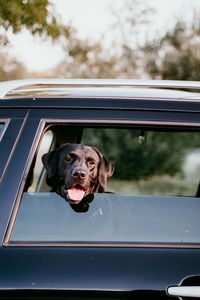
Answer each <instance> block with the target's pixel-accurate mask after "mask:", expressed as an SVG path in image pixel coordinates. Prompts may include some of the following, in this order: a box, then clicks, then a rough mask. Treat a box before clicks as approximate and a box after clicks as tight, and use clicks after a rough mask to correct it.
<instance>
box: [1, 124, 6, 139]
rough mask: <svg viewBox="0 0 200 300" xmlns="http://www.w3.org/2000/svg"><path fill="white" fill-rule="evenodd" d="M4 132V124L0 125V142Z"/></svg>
mask: <svg viewBox="0 0 200 300" xmlns="http://www.w3.org/2000/svg"><path fill="white" fill-rule="evenodd" d="M4 131H5V123H0V140H1V139H2V137H3V134H4Z"/></svg>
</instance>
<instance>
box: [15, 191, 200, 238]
mask: <svg viewBox="0 0 200 300" xmlns="http://www.w3.org/2000/svg"><path fill="white" fill-rule="evenodd" d="M199 211H200V201H199V199H197V198H187V197H167V196H162V197H160V196H139V195H138V196H132V195H120V194H106V193H105V194H96V195H95V197H94V199H93V201H91V202H90V208H89V210H88V211H87V213H76V212H75V211H74V210H73V209H72V208H71V207H70V206H69V205H68V203H66V201H64V199H62V198H61V197H60V196H59V195H57V194H55V193H36V194H31V193H24V195H23V199H22V202H21V205H20V209H19V212H18V216H17V219H16V222H15V226H14V229H13V232H12V235H11V241H26V242H28V241H40V242H42V241H54V242H55V241H64V242H75V241H82V242H87V241H89V242H95V241H106V242H109V241H110V242H176V243H183V242H184V243H187V242H198V243H199V242H200V238H199V228H200V218H199Z"/></svg>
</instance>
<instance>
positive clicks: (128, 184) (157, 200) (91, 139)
mask: <svg viewBox="0 0 200 300" xmlns="http://www.w3.org/2000/svg"><path fill="white" fill-rule="evenodd" d="M58 127H59V130H57V129H58V128H57V126H56V125H52V127H51V126H49V127H48V128H49V130H47V131H46V133H45V134H44V135H43V139H42V142H41V144H40V147H39V149H38V151H37V156H35V161H33V163H32V166H31V170H30V172H29V176H28V177H27V184H26V186H25V189H24V192H23V194H22V197H21V201H20V205H19V209H18V212H17V217H16V220H15V222H14V226H13V230H12V234H11V236H10V243H11V244H12V243H20V242H22V243H23V242H24V243H26V242H27V243H29V242H33V243H34V242H36V243H37V242H39V243H42V242H54V243H55V242H61V243H62V242H63V243H65V242H67V243H74V242H81V243H87V242H119V243H121V242H123V243H124V242H127V243H138V242H140V243H141V242H148V243H178V244H182V243H200V240H199V233H198V228H199V226H197V224H199V222H200V221H199V217H198V211H199V206H200V201H199V199H200V198H199V197H200V191H199V179H200V171H199V170H200V138H199V135H200V133H199V131H197V130H186V129H181V128H180V129H172V128H162V127H156V126H154V127H153V128H145V127H144V128H143V127H141V128H132V127H130V128H120V127H118V128H113V127H112V128H106V127H105V126H104V127H91V126H90V127H87V126H86V127H85V128H84V127H82V126H81V127H80V126H78V125H77V127H76V126H74V127H72V128H71V127H70V126H67V125H65V124H63V125H59V126H58ZM63 133H64V134H65V135H63ZM63 143H67V145H69V144H70V145H71V144H72V143H77V144H79V143H82V144H85V145H88V146H90V147H93V150H94V149H98V151H100V152H101V153H102V154H103V156H105V157H106V160H107V161H109V162H111V164H112V165H113V166H114V167H115V171H114V173H113V175H112V176H111V177H110V178H108V182H107V185H106V187H105V191H104V193H102V192H98V193H94V194H91V196H90V197H88V198H87V201H86V200H84V198H83V200H81V202H80V203H83V206H84V207H85V205H87V210H77V209H76V207H77V206H76V205H75V206H74V205H70V203H69V202H68V200H67V199H66V198H65V197H64V196H63V195H62V194H60V193H59V189H58V190H55V185H54V184H55V183H56V178H54V180H53V182H52V180H48V178H47V170H46V168H45V167H44V163H42V160H41V157H42V155H44V153H45V152H46V153H49V152H50V151H55V149H57V148H59V147H60V146H61V144H63ZM94 147H95V148H94ZM73 155H74V153H73ZM67 159H68V158H67ZM70 159H71V157H70ZM50 160H52V159H50ZM58 168H59V167H58V166H54V171H55V169H58ZM52 187H53V188H52ZM84 201H85V202H84ZM191 207H192V209H191ZM177 220H178V221H177Z"/></svg>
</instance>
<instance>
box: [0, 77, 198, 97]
mask: <svg viewBox="0 0 200 300" xmlns="http://www.w3.org/2000/svg"><path fill="white" fill-rule="evenodd" d="M38 85H44V86H45V85H48V87H50V88H51V87H57V88H58V87H65V88H67V87H68V88H69V87H150V88H151V87H153V88H169V89H170V88H171V89H186V88H187V89H200V82H199V81H183V80H182V81H181V80H179V81H178V80H140V79H137V80H132V79H58V78H55V79H25V80H11V81H4V82H1V83H0V98H4V97H5V96H6V95H7V94H8V93H9V92H11V91H14V90H16V89H20V88H26V87H27V86H38Z"/></svg>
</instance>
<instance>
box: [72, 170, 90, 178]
mask: <svg viewBox="0 0 200 300" xmlns="http://www.w3.org/2000/svg"><path fill="white" fill-rule="evenodd" d="M86 176H87V173H86V172H85V171H84V170H73V172H72V177H73V178H75V179H78V178H81V179H84V178H85V177H86Z"/></svg>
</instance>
